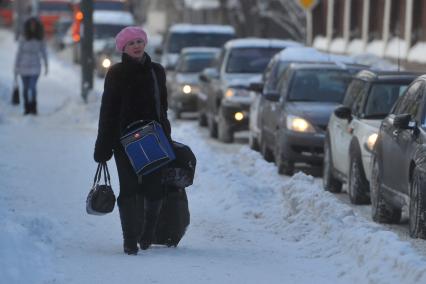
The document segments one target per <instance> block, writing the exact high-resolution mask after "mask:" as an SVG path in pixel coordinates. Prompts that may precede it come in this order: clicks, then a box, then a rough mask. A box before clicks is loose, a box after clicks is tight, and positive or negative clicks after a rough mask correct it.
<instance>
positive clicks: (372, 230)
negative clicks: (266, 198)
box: [282, 173, 426, 283]
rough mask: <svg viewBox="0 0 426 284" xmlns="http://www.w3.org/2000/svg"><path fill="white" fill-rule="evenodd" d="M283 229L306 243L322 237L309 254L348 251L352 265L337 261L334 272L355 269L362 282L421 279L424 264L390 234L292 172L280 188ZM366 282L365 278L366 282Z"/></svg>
mask: <svg viewBox="0 0 426 284" xmlns="http://www.w3.org/2000/svg"><path fill="white" fill-rule="evenodd" d="M282 193H283V196H284V199H283V200H284V202H285V204H284V210H285V211H286V217H285V218H286V220H287V221H288V224H287V226H286V227H287V231H288V232H289V235H290V236H291V237H292V238H293V239H294V240H297V241H300V242H301V241H302V240H303V242H304V243H305V244H306V245H308V244H310V243H316V242H317V240H318V238H319V237H321V238H324V239H327V240H328V241H326V242H324V243H323V244H324V246H323V247H321V248H319V250H317V251H316V252H315V255H314V256H313V257H320V256H322V255H327V256H328V257H330V258H332V257H336V256H338V255H342V254H351V255H352V256H353V259H355V260H356V264H357V266H358V267H354V265H353V263H340V265H339V266H340V268H339V270H340V272H339V273H340V274H342V275H344V274H346V273H349V272H351V271H353V270H357V276H358V277H359V279H360V280H362V279H363V281H362V283H367V282H369V283H426V262H425V259H424V258H422V257H420V256H418V255H417V254H416V252H415V251H414V250H413V249H412V247H411V246H410V245H409V244H408V243H406V242H403V241H400V240H399V238H398V237H397V236H396V234H395V233H393V232H390V231H386V230H384V228H383V227H382V226H380V225H376V224H374V223H372V222H371V221H367V220H363V218H362V217H360V216H357V215H356V214H355V212H354V211H353V210H352V209H351V208H350V207H349V206H347V205H345V204H342V203H339V202H337V200H336V198H335V197H334V196H333V195H332V194H329V193H327V192H324V189H323V188H321V187H320V186H319V185H318V184H316V183H315V182H314V179H313V178H312V177H309V176H306V175H304V174H300V173H299V174H296V175H295V176H293V177H292V178H291V179H290V180H289V181H288V182H287V183H286V184H285V185H283V187H282ZM367 280H368V281H367Z"/></svg>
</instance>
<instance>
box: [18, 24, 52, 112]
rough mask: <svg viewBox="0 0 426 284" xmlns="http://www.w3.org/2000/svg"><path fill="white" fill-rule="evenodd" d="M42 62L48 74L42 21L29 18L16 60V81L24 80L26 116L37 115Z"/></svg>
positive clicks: (20, 40)
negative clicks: (38, 86) (38, 82)
mask: <svg viewBox="0 0 426 284" xmlns="http://www.w3.org/2000/svg"><path fill="white" fill-rule="evenodd" d="M41 60H43V62H44V67H45V68H44V70H45V74H46V75H47V73H48V61H47V53H46V43H45V42H44V30H43V25H42V24H41V22H40V20H38V19H37V18H35V17H31V18H29V19H28V20H27V21H26V22H25V23H24V33H23V36H21V38H20V39H19V43H18V51H17V54H16V60H15V69H14V72H15V79H16V78H17V77H18V75H19V76H20V77H21V79H22V85H23V88H24V90H23V96H24V108H25V110H24V114H34V115H35V114H37V81H38V77H39V76H40V73H41Z"/></svg>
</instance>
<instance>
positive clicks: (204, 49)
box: [181, 47, 220, 53]
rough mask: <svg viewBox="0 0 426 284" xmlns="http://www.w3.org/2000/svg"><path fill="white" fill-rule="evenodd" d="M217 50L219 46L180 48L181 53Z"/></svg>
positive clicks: (214, 51)
mask: <svg viewBox="0 0 426 284" xmlns="http://www.w3.org/2000/svg"><path fill="white" fill-rule="evenodd" d="M219 51H220V48H218V47H185V48H182V50H181V53H191V52H210V53H216V52H219Z"/></svg>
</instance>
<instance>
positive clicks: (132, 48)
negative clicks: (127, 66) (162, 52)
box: [124, 39, 145, 59]
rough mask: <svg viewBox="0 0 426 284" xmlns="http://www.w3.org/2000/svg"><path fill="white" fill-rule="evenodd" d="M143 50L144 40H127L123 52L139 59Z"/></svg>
mask: <svg viewBox="0 0 426 284" xmlns="http://www.w3.org/2000/svg"><path fill="white" fill-rule="evenodd" d="M144 51H145V41H144V40H143V39H135V40H132V41H129V42H128V43H127V44H126V46H125V47H124V52H125V53H127V54H128V55H130V56H131V57H133V58H136V59H141V58H142V56H143V53H144Z"/></svg>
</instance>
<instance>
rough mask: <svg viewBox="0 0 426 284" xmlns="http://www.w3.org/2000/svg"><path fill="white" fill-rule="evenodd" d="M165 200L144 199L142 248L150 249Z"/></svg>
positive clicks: (140, 242)
mask: <svg viewBox="0 0 426 284" xmlns="http://www.w3.org/2000/svg"><path fill="white" fill-rule="evenodd" d="M162 204H163V200H162V199H160V200H148V199H146V198H145V199H144V222H143V229H142V236H141V238H140V241H139V245H140V248H141V249H142V250H146V249H148V248H149V247H150V246H151V244H152V241H153V239H154V234H155V228H156V226H157V220H158V216H159V215H160V210H161V205H162Z"/></svg>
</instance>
